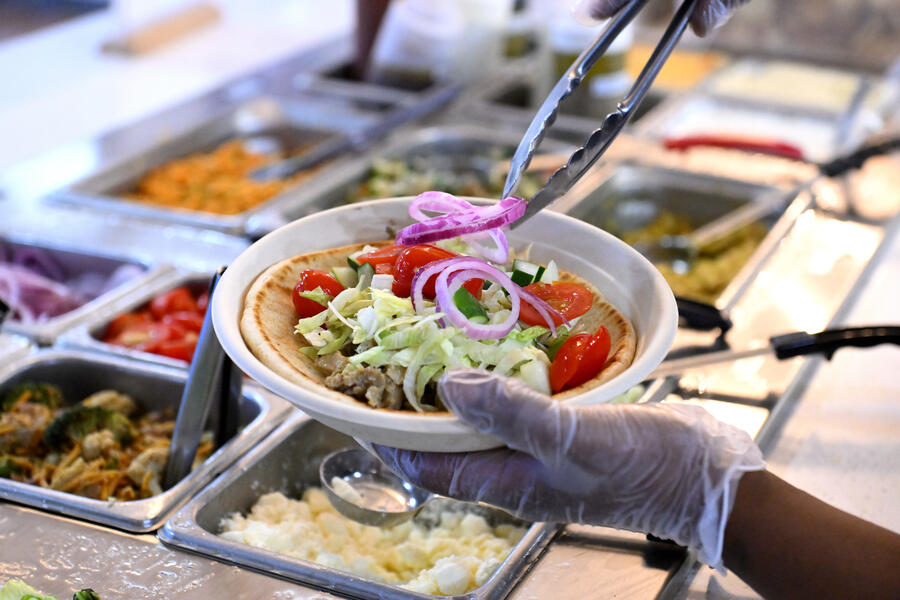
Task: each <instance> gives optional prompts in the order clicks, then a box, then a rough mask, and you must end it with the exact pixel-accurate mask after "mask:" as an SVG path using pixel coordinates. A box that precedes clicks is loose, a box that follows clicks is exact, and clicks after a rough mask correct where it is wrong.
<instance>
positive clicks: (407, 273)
mask: <svg viewBox="0 0 900 600" xmlns="http://www.w3.org/2000/svg"><path fill="white" fill-rule="evenodd" d="M454 256H459V254H457V253H456V252H451V251H450V250H444V249H443V248H439V247H437V246H432V245H431V244H419V245H418V246H409V247H407V248H404V249H403V251H402V252H400V255H399V256H398V257H397V262H396V263H394V285H393V288H392V291H393V292H394V294H395V295H397V296H400V297H401V298H409V296H410V294H411V293H412V281H413V277H415V275H416V271H418V270H419V269H421V268H422V267H424V266H425V265H427V264H429V263H433V262H435V261H437V260H443V259H445V258H453V257H454ZM435 279H437V274H435V275H432V276H431V277H429V278H428V281H427V282H425V287H424V288H423V289H422V294H423V295H424V296H425V297H426V298H428V299H429V300H431V299H434V296H435V291H434V281H435ZM483 285H484V280H483V279H470V280H468V281H467V282H465V283H464V284H463V287H464V288H466V289H467V290H469V292H471V294H472V295H473V296H475V297H476V298H481V288H482V286H483Z"/></svg>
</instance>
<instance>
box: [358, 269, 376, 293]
mask: <svg viewBox="0 0 900 600" xmlns="http://www.w3.org/2000/svg"><path fill="white" fill-rule="evenodd" d="M356 275H357V276H358V277H359V281H357V282H356V285H358V286H361V287H362V289H366V288H368V287H371V286H372V277H374V276H375V267H373V266H372V265H371V264H370V263H363V264H362V265H360V267H359V270H358V271H356Z"/></svg>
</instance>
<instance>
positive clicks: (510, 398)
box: [374, 369, 765, 568]
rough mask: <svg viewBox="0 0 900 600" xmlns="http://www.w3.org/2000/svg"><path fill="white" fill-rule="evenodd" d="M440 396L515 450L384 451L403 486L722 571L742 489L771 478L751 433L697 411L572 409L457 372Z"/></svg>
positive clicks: (488, 377) (504, 382)
mask: <svg viewBox="0 0 900 600" xmlns="http://www.w3.org/2000/svg"><path fill="white" fill-rule="evenodd" d="M438 391H439V393H440V396H441V399H442V400H443V402H444V404H445V405H447V407H448V408H449V409H450V410H452V411H453V412H454V413H455V414H456V415H457V416H458V417H459V418H460V419H462V420H463V421H465V422H467V423H469V424H470V425H472V426H473V427H474V428H475V429H477V430H478V431H480V432H482V433H485V434H488V435H492V436H494V437H496V438H498V439H500V440H502V441H503V442H505V443H506V444H507V445H508V446H509V447H508V448H503V449H498V450H486V451H483V452H472V453H460V454H443V453H427V452H414V451H409V450H397V449H394V448H385V447H383V446H375V447H374V450H375V452H376V453H377V454H378V455H379V456H380V457H381V459H382V460H383V461H384V462H385V464H386V465H388V467H390V468H391V469H392V470H393V471H394V472H396V473H397V474H398V475H400V476H401V477H404V478H405V479H407V480H408V481H411V482H413V483H415V484H416V485H419V486H421V487H423V488H426V489H428V490H431V491H433V492H435V493H438V494H442V495H446V496H450V497H453V498H458V499H460V500H467V501H472V502H475V501H478V502H485V503H487V504H492V505H494V506H497V507H500V508H503V509H505V510H507V511H508V512H510V513H512V514H514V515H516V516H518V517H520V518H522V519H525V520H528V521H550V522H568V523H586V524H591V525H603V526H609V527H616V528H619V529H629V530H632V531H638V532H642V533H652V534H654V535H656V536H658V537H661V538H665V539H670V540H673V541H675V542H677V543H679V544H682V545H685V546H688V547H690V548H694V549H697V550H699V556H700V559H701V560H703V561H704V562H706V563H707V564H710V565H712V566H714V567H717V568H720V567H721V553H722V537H723V534H724V531H725V522H726V521H727V519H728V514H729V512H730V511H731V507H732V504H733V500H734V495H735V491H736V489H737V483H738V480H739V479H740V477H741V475H742V474H743V473H745V472H747V471H755V470H761V469H763V468H764V467H765V464H764V462H763V459H762V454H761V453H760V451H759V448H757V447H756V445H755V444H754V443H753V441H752V440H751V439H750V437H749V436H748V435H747V434H746V433H744V432H743V431H741V430H739V429H736V428H734V427H731V426H729V425H725V424H723V423H720V422H719V421H717V420H716V419H714V418H713V417H712V416H711V415H710V414H709V413H707V412H706V411H705V410H703V409H701V408H699V407H697V406H686V405H674V404H653V405H621V404H606V405H598V406H590V407H570V406H566V405H565V404H561V403H558V402H554V401H552V400H551V399H550V398H549V397H547V396H545V395H543V394H540V393H538V392H535V391H533V390H532V389H531V388H529V387H527V386H525V385H524V384H522V383H521V382H519V381H517V380H514V379H509V378H506V377H500V376H497V375H493V374H491V373H489V372H487V371H483V370H477V369H459V370H454V371H450V372H449V373H448V374H447V375H445V376H444V377H443V378H442V379H441V380H440V381H439V383H438Z"/></svg>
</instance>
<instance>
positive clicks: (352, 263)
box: [347, 256, 362, 271]
mask: <svg viewBox="0 0 900 600" xmlns="http://www.w3.org/2000/svg"><path fill="white" fill-rule="evenodd" d="M347 264H348V265H350V268H351V269H353V270H354V271H359V267H360V266H362V265H360V263H358V262H356V259H355V258H353V257H352V256H348V257H347Z"/></svg>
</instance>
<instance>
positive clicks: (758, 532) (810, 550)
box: [723, 471, 900, 600]
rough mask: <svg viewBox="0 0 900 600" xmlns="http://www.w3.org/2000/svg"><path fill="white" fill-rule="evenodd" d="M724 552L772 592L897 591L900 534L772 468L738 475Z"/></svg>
mask: <svg viewBox="0 0 900 600" xmlns="http://www.w3.org/2000/svg"><path fill="white" fill-rule="evenodd" d="M723 558H724V561H725V566H727V567H728V568H729V569H731V570H732V571H733V572H734V573H735V574H737V575H738V576H739V577H740V578H741V579H743V580H744V581H746V582H747V583H748V584H750V585H751V586H752V587H753V588H754V589H755V590H756V591H757V592H759V593H760V594H761V595H762V596H763V597H765V598H768V599H770V600H774V599H778V598H791V599H794V598H817V599H819V598H842V599H843V598H898V597H900V535H898V534H896V533H893V532H891V531H888V530H887V529H883V528H881V527H878V526H877V525H874V524H872V523H869V522H867V521H863V520H862V519H858V518H856V517H854V516H852V515H849V514H847V513H845V512H843V511H840V510H838V509H836V508H834V507H833V506H829V505H828V504H825V503H824V502H822V501H820V500H817V499H816V498H813V497H812V496H810V495H809V494H807V493H805V492H803V491H801V490H799V489H797V488H795V487H793V486H791V485H789V484H788V483H786V482H784V481H782V480H781V479H779V478H778V477H776V476H774V475H772V474H771V473H769V472H768V471H757V472H752V473H747V474H746V475H744V476H743V477H742V478H741V482H740V485H739V486H738V490H737V495H736V498H735V503H734V509H733V510H732V512H731V516H730V517H729V520H728V523H727V526H726V529H725V542H724V548H723Z"/></svg>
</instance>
